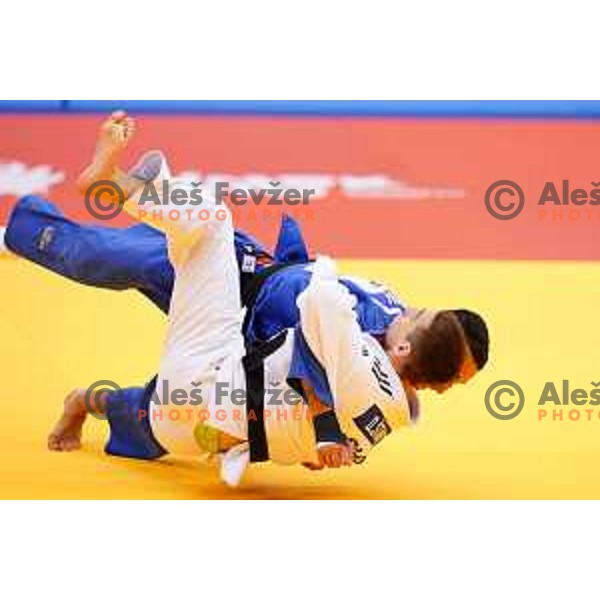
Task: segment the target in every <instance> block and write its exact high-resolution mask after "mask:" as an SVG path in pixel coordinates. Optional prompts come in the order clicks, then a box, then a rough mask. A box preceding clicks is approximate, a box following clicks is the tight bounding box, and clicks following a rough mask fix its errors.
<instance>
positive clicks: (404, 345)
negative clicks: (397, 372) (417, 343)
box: [394, 340, 412, 358]
mask: <svg viewBox="0 0 600 600" xmlns="http://www.w3.org/2000/svg"><path fill="white" fill-rule="evenodd" d="M411 350H412V347H411V345H410V342H409V341H408V340H402V341H401V342H398V344H396V347H395V349H394V354H396V356H399V357H401V358H406V357H407V356H408V355H409V354H410V351H411Z"/></svg>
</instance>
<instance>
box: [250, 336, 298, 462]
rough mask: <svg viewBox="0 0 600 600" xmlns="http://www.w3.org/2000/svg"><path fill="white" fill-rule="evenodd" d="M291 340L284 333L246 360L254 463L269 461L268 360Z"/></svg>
mask: <svg viewBox="0 0 600 600" xmlns="http://www.w3.org/2000/svg"><path fill="white" fill-rule="evenodd" d="M286 338H287V331H282V332H281V333H278V334H277V335H276V336H274V337H272V338H271V339H270V340H267V341H266V342H259V343H257V344H253V345H252V346H251V347H249V348H248V349H247V351H246V356H244V358H243V359H242V364H243V366H244V372H245V374H246V419H247V421H248V444H249V445H250V461H251V462H264V461H266V460H269V445H268V443H267V434H266V431H265V414H264V410H265V358H267V356H270V355H271V354H273V353H274V352H276V351H277V350H278V349H279V348H281V346H282V345H283V343H284V342H285V340H286Z"/></svg>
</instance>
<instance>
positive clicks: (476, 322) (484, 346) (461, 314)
mask: <svg viewBox="0 0 600 600" xmlns="http://www.w3.org/2000/svg"><path fill="white" fill-rule="evenodd" d="M452 312H453V313H454V314H455V315H456V318H457V319H458V322H459V323H460V326H461V327H462V330H463V332H464V335H465V340H466V341H467V345H468V346H469V350H470V352H471V355H472V356H473V360H474V361H475V364H476V365H477V369H479V370H481V369H483V367H485V365H486V363H487V361H488V353H489V346H490V336H489V333H488V328H487V325H486V324H485V321H484V320H483V318H482V317H481V316H480V315H478V314H477V313H476V312H473V311H472V310H467V309H465V308H459V309H457V310H453V311H452Z"/></svg>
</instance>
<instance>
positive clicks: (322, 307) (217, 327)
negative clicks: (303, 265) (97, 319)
mask: <svg viewBox="0 0 600 600" xmlns="http://www.w3.org/2000/svg"><path fill="white" fill-rule="evenodd" d="M163 179H165V180H168V181H169V186H170V188H171V189H175V188H179V189H184V190H186V191H187V192H188V193H189V192H190V191H191V190H193V189H196V187H195V186H192V183H191V182H190V181H185V180H176V179H175V180H174V179H172V178H171V177H170V174H169V172H168V168H167V165H166V162H165V161H163V166H162V170H161V173H160V174H159V176H158V177H157V178H156V180H155V184H156V188H157V190H160V189H161V185H162V181H161V180H163ZM141 197H142V196H141V193H138V194H137V195H136V196H134V197H133V198H132V199H131V200H130V201H128V202H127V204H126V209H127V210H128V212H129V213H130V214H132V215H133V216H135V217H136V218H138V219H140V220H143V221H145V222H146V223H148V224H149V225H152V226H154V227H157V228H159V229H161V230H162V231H164V232H165V233H166V235H167V240H168V248H169V256H170V259H171V262H172V263H173V267H174V269H175V286H174V290H173V297H172V301H171V308H170V311H169V326H168V330H167V335H166V340H165V345H164V349H163V355H162V359H161V366H160V371H159V377H158V381H157V392H158V395H159V397H161V401H162V405H161V406H155V407H152V406H151V414H150V421H151V424H152V429H153V432H154V434H155V435H156V437H157V439H158V440H159V441H160V443H161V444H162V445H163V446H164V447H165V448H166V449H167V450H169V451H170V452H176V453H178V452H184V453H189V452H195V453H197V450H198V449H197V447H196V444H195V441H194V436H193V430H194V427H195V425H196V424H197V422H198V421H197V420H195V418H193V417H192V418H190V414H191V415H194V414H198V412H199V410H203V411H204V412H203V415H202V418H203V419H206V420H207V421H208V423H210V424H211V425H212V426H214V427H216V428H219V429H221V430H222V431H224V432H226V433H229V434H231V435H233V436H235V437H238V438H239V439H247V436H248V426H247V425H248V423H247V421H246V418H245V406H244V405H243V404H240V401H239V396H238V397H237V398H236V397H234V395H233V394H225V395H224V394H223V393H222V390H223V388H224V387H225V389H228V390H234V389H236V390H242V391H243V390H244V389H245V381H246V380H245V372H244V369H243V366H242V357H243V356H244V352H245V349H244V340H243V336H242V321H243V312H242V307H241V303H240V294H239V273H238V268H237V264H236V260H235V252H234V245H233V225H232V220H231V215H230V213H229V210H228V209H227V207H226V205H218V204H217V203H216V201H215V199H214V198H213V197H212V196H211V195H210V194H206V193H204V194H203V201H202V204H200V205H199V206H198V205H197V204H195V203H191V202H190V203H187V204H186V203H182V202H181V200H179V202H178V204H177V205H173V204H166V205H160V206H156V205H154V204H147V203H142V202H141V201H140V198H141ZM200 210H204V211H206V212H205V213H204V216H206V215H209V216H210V218H209V219H206V218H200V216H199V215H198V214H197V213H198V212H199V211H200ZM355 304H356V299H355V297H354V296H352V295H351V294H350V292H349V291H348V290H347V289H346V288H345V287H344V286H343V285H341V284H340V283H339V281H338V278H337V273H336V269H335V265H334V263H333V261H331V260H330V259H328V258H319V259H318V260H317V261H316V263H315V265H314V269H313V276H312V279H311V282H310V284H309V286H308V287H307V288H306V290H304V292H303V293H302V294H301V295H300V296H299V298H298V307H299V310H300V328H301V331H302V334H303V336H304V339H305V340H306V342H307V344H308V346H309V348H310V350H311V351H312V353H313V355H314V357H315V358H316V359H317V361H318V362H319V363H320V365H321V366H322V367H323V369H324V370H325V373H326V376H327V382H328V384H329V387H330V390H331V395H332V397H333V401H334V408H335V412H336V415H337V418H338V421H339V423H340V425H341V428H342V430H343V432H344V433H345V434H346V436H348V438H349V439H350V440H351V441H352V444H353V447H354V460H355V462H361V461H362V460H364V457H365V455H366V454H367V453H368V452H369V451H370V449H371V448H372V447H373V446H374V445H376V444H377V443H378V442H379V441H381V440H382V439H383V438H384V437H385V436H386V435H388V434H389V433H391V432H392V431H393V430H395V429H397V428H399V427H402V426H404V425H407V424H408V423H410V411H409V406H408V402H407V399H406V395H405V392H404V389H403V387H402V384H401V381H400V379H399V377H398V375H397V374H396V372H395V371H394V369H393V368H392V365H391V364H390V362H389V360H388V358H387V356H386V354H385V352H384V350H383V349H382V347H381V345H380V344H379V343H378V342H377V340H375V338H373V337H372V336H370V335H368V334H366V333H363V332H362V331H361V330H360V327H359V325H358V322H357V318H356V314H355V312H354V306H355ZM293 344H294V331H293V330H289V331H288V335H287V338H286V341H285V343H284V344H283V345H282V346H281V347H280V348H279V349H278V350H277V351H276V352H274V353H273V354H272V355H271V356H268V357H267V358H266V359H265V361H264V377H265V388H266V389H267V390H269V389H271V388H274V387H275V388H278V389H279V388H280V389H281V394H280V396H279V398H280V399H281V398H289V397H291V396H293V390H292V388H291V387H290V386H289V384H288V382H287V377H288V373H289V369H290V364H291V358H292V349H293ZM165 383H166V384H167V385H166V387H165ZM219 386H221V388H220V389H221V391H220V392H219V391H218V389H219ZM176 389H177V390H178V391H179V397H178V398H177V400H176V402H174V401H173V400H174V399H175V397H174V390H176ZM199 389H201V392H202V393H201V396H202V404H201V406H198V405H197V404H196V403H195V401H194V400H193V398H194V394H193V392H198V390H199ZM166 390H169V391H168V393H167V391H166ZM290 394H291V395H290ZM185 395H187V398H188V400H187V401H184V402H182V400H181V397H182V396H185ZM196 397H197V396H196ZM268 402H269V396H267V405H266V406H265V413H264V416H265V419H264V423H265V431H266V434H267V441H268V448H269V455H270V458H271V460H273V461H274V462H277V463H281V464H294V463H299V462H314V461H316V460H317V454H316V440H315V433H314V427H313V424H312V418H311V415H310V411H309V409H308V407H307V405H306V404H305V403H304V402H300V403H294V404H290V403H288V402H285V401H284V402H283V403H282V404H277V405H276V406H269V404H268ZM186 415H187V417H186Z"/></svg>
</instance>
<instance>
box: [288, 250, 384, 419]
mask: <svg viewBox="0 0 600 600" xmlns="http://www.w3.org/2000/svg"><path fill="white" fill-rule="evenodd" d="M297 302H298V308H299V310H300V326H301V329H302V334H303V335H304V338H305V339H306V341H307V343H308V345H309V347H310V349H311V351H312V352H313V354H314V355H315V357H316V359H317V360H318V361H319V363H320V364H321V366H322V367H323V369H324V370H325V373H326V375H327V380H328V382H329V387H330V389H331V393H332V395H333V400H334V406H335V410H336V413H337V414H338V417H339V416H343V415H344V414H345V413H348V412H351V413H352V414H354V415H356V414H360V412H361V409H362V408H364V409H366V408H368V407H369V406H371V405H373V404H374V403H376V402H377V401H378V399H380V400H386V401H389V399H390V398H389V393H386V392H385V391H384V390H383V389H380V385H379V381H378V380H377V378H376V374H375V372H374V370H373V356H372V353H371V352H370V351H369V350H368V348H367V346H366V344H365V341H364V334H363V332H362V331H361V329H360V326H359V324H358V321H357V316H356V313H355V311H354V307H355V305H356V298H355V297H354V296H353V295H352V294H350V292H349V291H348V289H347V288H346V287H345V286H343V285H342V284H341V283H340V282H339V281H338V278H337V274H336V272H335V266H334V263H333V261H332V260H331V259H328V258H320V259H318V260H317V262H316V263H315V265H314V271H313V276H312V279H311V281H310V284H309V285H308V287H307V288H306V290H304V292H302V294H300V296H299V297H298V301H297ZM386 396H387V397H386Z"/></svg>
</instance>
